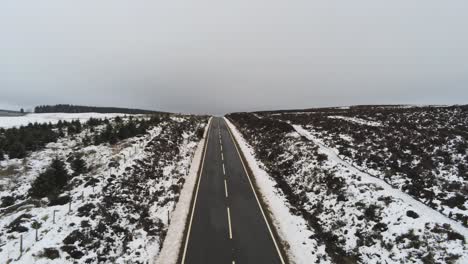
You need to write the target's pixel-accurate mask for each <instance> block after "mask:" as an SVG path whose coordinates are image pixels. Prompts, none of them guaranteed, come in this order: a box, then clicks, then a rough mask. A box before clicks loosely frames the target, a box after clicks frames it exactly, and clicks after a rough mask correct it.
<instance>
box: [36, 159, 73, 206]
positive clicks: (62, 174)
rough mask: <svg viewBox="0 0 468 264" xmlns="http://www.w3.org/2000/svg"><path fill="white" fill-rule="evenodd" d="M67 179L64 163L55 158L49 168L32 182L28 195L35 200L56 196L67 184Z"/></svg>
mask: <svg viewBox="0 0 468 264" xmlns="http://www.w3.org/2000/svg"><path fill="white" fill-rule="evenodd" d="M68 179H69V176H68V173H67V170H66V168H65V163H64V162H63V161H61V160H60V159H58V158H56V159H54V160H52V163H51V164H50V166H49V168H47V169H46V171H45V172H43V173H41V174H39V176H38V177H37V178H36V179H35V180H34V182H33V184H32V186H31V189H30V190H29V194H30V195H31V196H32V197H35V198H42V197H46V196H57V195H58V194H59V193H60V191H61V189H62V188H63V187H65V185H66V184H67V183H68Z"/></svg>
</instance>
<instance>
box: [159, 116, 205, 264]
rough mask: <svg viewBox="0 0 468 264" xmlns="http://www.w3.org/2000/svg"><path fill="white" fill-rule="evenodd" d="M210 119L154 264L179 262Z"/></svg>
mask: <svg viewBox="0 0 468 264" xmlns="http://www.w3.org/2000/svg"><path fill="white" fill-rule="evenodd" d="M212 119H213V118H212V117H211V118H210V120H209V121H208V124H207V125H206V128H205V133H204V135H203V139H202V140H201V141H200V142H199V144H198V147H197V149H196V151H195V154H194V156H193V160H192V164H191V165H190V171H189V175H188V176H187V177H186V178H185V179H186V182H185V184H184V187H183V188H182V191H181V194H180V197H179V201H178V203H177V205H176V208H175V210H174V211H173V212H172V217H171V223H170V225H169V229H168V231H167V235H166V238H165V240H164V243H163V246H162V249H161V252H160V253H159V255H158V257H157V258H156V260H155V261H154V262H153V263H156V264H175V263H177V262H178V260H179V256H180V253H181V250H182V246H183V241H184V238H185V236H186V234H187V231H188V230H187V227H188V222H189V221H188V220H189V216H190V213H191V210H192V209H191V208H192V204H193V202H194V195H195V190H196V189H195V187H196V185H197V182H198V179H199V177H200V173H201V164H202V162H203V156H204V153H205V150H206V146H207V143H208V135H209V134H208V132H209V130H210V126H211V121H212Z"/></svg>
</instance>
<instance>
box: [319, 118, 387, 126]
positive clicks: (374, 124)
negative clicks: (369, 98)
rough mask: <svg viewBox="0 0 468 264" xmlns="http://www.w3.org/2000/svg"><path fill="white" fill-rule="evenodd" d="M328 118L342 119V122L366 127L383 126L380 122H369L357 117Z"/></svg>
mask: <svg viewBox="0 0 468 264" xmlns="http://www.w3.org/2000/svg"><path fill="white" fill-rule="evenodd" d="M328 118H331V119H341V120H345V121H349V122H353V123H356V124H360V125H366V126H382V124H381V123H379V122H375V121H369V120H365V119H362V118H357V117H347V116H328Z"/></svg>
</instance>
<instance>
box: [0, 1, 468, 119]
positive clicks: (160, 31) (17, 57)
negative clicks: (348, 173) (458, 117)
mask: <svg viewBox="0 0 468 264" xmlns="http://www.w3.org/2000/svg"><path fill="white" fill-rule="evenodd" d="M467 14H468V1H466V0H461V1H456V0H450V1H440V0H434V1H432V0H410V1H408V0H392V1H379V0H367V1H361V0H353V1H334V0H331V1H328V0H327V1H311V0H308V1H296V0H293V1H285V0H282V1H273V0H269V1H258V0H249V1H245V0H243V1H240V0H235V1H220V0H217V1H203V0H192V1H154V0H152V1H141V0H140V1H134V0H132V1H130V0H129V1H118V0H109V1H104V0H100V1H96V0H91V1H88V0H81V1H66V0H57V1H50V0H43V1H35V0H34V1H13V0H12V1H2V3H0V91H1V93H0V108H1V107H18V106H24V107H30V106H35V105H39V104H56V103H72V104H82V105H99V106H123V107H138V108H148V109H156V110H166V111H175V112H194V113H214V114H221V113H225V112H231V111H250V110H259V109H279V108H282V109H284V108H305V107H317V106H338V105H352V104H379V103H385V104H387V103H416V104H462V103H465V104H466V103H468V15H467Z"/></svg>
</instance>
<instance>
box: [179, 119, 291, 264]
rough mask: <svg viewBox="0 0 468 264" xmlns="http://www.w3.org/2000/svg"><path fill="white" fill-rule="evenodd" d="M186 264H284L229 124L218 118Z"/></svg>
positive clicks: (185, 250)
mask: <svg viewBox="0 0 468 264" xmlns="http://www.w3.org/2000/svg"><path fill="white" fill-rule="evenodd" d="M207 140H208V143H207V148H206V152H205V154H204V158H203V165H202V171H201V175H200V178H199V182H198V185H197V187H196V188H197V189H196V191H195V198H194V199H195V202H194V205H193V207H192V212H191V216H190V217H189V221H190V222H189V228H188V232H187V234H186V237H185V241H184V247H183V252H182V254H183V255H182V263H184V264H185V263H187V264H192V263H199V264H210V263H215V264H224V263H226V264H234V263H237V264H247V263H255V264H259V263H268V264H274V263H280V264H281V263H283V259H282V257H281V256H280V254H281V253H280V252H279V250H278V248H277V246H279V244H277V243H276V244H275V242H274V238H273V235H272V234H271V231H270V230H269V227H268V224H267V222H266V220H265V217H264V215H263V212H262V210H261V208H260V206H259V203H258V200H257V198H256V196H255V194H254V192H253V188H252V186H251V182H250V181H249V178H248V175H247V173H246V171H245V170H244V166H243V164H242V162H241V158H240V156H239V154H238V152H237V149H236V146H235V145H234V142H233V139H232V137H231V134H230V132H229V131H228V128H227V124H226V123H225V121H224V120H223V119H222V118H214V119H213V122H212V123H211V128H210V130H209V132H208V136H207Z"/></svg>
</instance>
